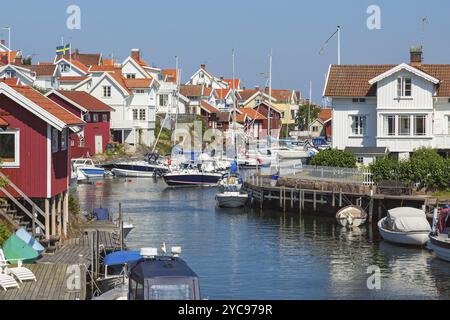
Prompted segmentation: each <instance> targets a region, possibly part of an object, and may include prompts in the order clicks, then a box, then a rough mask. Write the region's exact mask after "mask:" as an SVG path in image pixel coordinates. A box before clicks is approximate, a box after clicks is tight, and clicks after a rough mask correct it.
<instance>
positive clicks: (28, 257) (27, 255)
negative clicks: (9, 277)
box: [3, 234, 40, 263]
mask: <svg viewBox="0 0 450 320" xmlns="http://www.w3.org/2000/svg"><path fill="white" fill-rule="evenodd" d="M3 253H4V254H5V258H6V260H9V261H12V262H13V263H15V262H16V261H17V260H22V262H23V263H32V262H34V261H35V260H36V259H37V258H38V257H39V256H40V255H39V253H38V252H37V251H36V250H34V249H33V248H32V247H31V246H29V245H28V244H27V243H26V242H25V241H23V240H22V239H20V238H19V237H18V236H16V235H15V234H13V235H12V236H11V237H10V238H9V239H8V240H6V241H5V242H4V243H3Z"/></svg>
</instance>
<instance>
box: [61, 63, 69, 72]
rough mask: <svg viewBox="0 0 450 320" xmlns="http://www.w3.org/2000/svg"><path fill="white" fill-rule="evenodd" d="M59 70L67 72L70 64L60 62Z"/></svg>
mask: <svg viewBox="0 0 450 320" xmlns="http://www.w3.org/2000/svg"><path fill="white" fill-rule="evenodd" d="M60 71H61V73H67V72H69V71H70V65H69V64H67V63H61V67H60Z"/></svg>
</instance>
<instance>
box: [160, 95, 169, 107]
mask: <svg viewBox="0 0 450 320" xmlns="http://www.w3.org/2000/svg"><path fill="white" fill-rule="evenodd" d="M159 105H160V106H161V107H167V106H168V105H169V95H168V94H160V95H159Z"/></svg>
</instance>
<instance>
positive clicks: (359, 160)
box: [356, 157, 364, 164]
mask: <svg viewBox="0 0 450 320" xmlns="http://www.w3.org/2000/svg"><path fill="white" fill-rule="evenodd" d="M356 162H358V163H359V164H364V157H358V158H356Z"/></svg>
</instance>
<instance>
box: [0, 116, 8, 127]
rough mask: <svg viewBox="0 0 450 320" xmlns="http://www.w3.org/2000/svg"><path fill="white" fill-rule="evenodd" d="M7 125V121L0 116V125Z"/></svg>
mask: <svg viewBox="0 0 450 320" xmlns="http://www.w3.org/2000/svg"><path fill="white" fill-rule="evenodd" d="M8 125H9V123H8V122H7V121H6V120H5V119H3V118H2V117H0V127H7V126H8Z"/></svg>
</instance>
